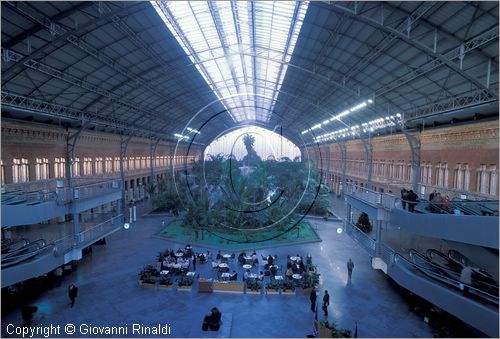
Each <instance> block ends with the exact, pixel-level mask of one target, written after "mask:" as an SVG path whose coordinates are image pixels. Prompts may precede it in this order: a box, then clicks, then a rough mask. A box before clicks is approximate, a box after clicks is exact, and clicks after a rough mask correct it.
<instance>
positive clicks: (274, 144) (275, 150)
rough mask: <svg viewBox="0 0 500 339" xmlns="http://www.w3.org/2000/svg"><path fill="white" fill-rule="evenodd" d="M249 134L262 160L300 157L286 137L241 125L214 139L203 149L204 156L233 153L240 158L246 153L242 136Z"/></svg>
mask: <svg viewBox="0 0 500 339" xmlns="http://www.w3.org/2000/svg"><path fill="white" fill-rule="evenodd" d="M246 134H250V135H252V136H253V137H254V138H255V144H254V149H255V151H256V152H257V155H259V156H260V157H261V158H262V160H268V159H274V160H280V159H282V158H289V159H290V160H294V159H295V158H296V157H299V159H300V149H299V148H298V147H297V146H296V145H295V144H294V143H292V142H291V141H290V140H288V139H287V138H285V137H283V136H281V135H279V134H278V133H275V132H272V131H269V130H267V129H264V128H261V127H256V126H252V127H243V128H240V129H237V130H234V131H232V132H229V133H227V134H225V135H223V136H221V137H219V138H217V139H215V140H214V141H213V142H212V143H211V144H210V145H209V146H207V148H206V149H205V157H207V156H210V155H217V154H221V153H222V154H223V155H230V154H232V155H234V156H235V157H236V159H238V160H241V159H242V158H243V157H244V156H245V155H246V154H247V151H246V148H245V145H244V143H243V137H244V136H245V135H246Z"/></svg>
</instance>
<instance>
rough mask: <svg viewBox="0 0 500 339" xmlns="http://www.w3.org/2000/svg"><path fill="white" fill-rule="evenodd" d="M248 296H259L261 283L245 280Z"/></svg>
mask: <svg viewBox="0 0 500 339" xmlns="http://www.w3.org/2000/svg"><path fill="white" fill-rule="evenodd" d="M246 286H247V293H248V294H260V288H261V283H260V281H259V280H257V279H247V281H246Z"/></svg>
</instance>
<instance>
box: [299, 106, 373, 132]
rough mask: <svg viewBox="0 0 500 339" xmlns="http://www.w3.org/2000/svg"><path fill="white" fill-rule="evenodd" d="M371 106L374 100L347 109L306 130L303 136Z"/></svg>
mask: <svg viewBox="0 0 500 339" xmlns="http://www.w3.org/2000/svg"><path fill="white" fill-rule="evenodd" d="M369 104H373V100H372V99H368V100H367V101H363V102H361V103H359V104H357V105H355V106H353V107H351V108H349V109H346V110H345V111H342V112H341V113H339V114H337V115H335V116H333V117H331V118H330V119H326V120H324V121H323V122H321V123H318V124H316V125H314V126H313V127H311V128H309V129H306V130H303V131H302V133H301V134H306V133H308V132H311V131H314V130H315V129H318V128H321V126H326V125H328V124H329V123H330V122H333V121H335V120H340V118H343V117H345V116H346V115H349V114H351V113H353V112H356V111H358V110H360V109H362V108H365V107H366V106H368V105H369Z"/></svg>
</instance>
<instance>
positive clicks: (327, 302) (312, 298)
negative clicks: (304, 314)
mask: <svg viewBox="0 0 500 339" xmlns="http://www.w3.org/2000/svg"><path fill="white" fill-rule="evenodd" d="M317 298H318V294H317V291H316V288H315V287H313V288H312V290H311V294H310V296H309V300H310V301H311V311H313V312H316V300H317ZM328 306H330V294H328V290H325V294H324V295H323V304H322V306H321V309H322V310H323V313H324V315H325V317H326V316H328Z"/></svg>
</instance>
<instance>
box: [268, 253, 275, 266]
mask: <svg viewBox="0 0 500 339" xmlns="http://www.w3.org/2000/svg"><path fill="white" fill-rule="evenodd" d="M267 263H268V264H269V265H272V264H273V263H274V258H273V256H272V255H268V256H267Z"/></svg>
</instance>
